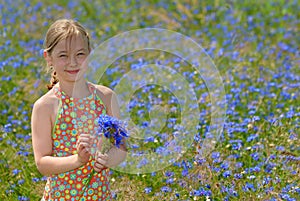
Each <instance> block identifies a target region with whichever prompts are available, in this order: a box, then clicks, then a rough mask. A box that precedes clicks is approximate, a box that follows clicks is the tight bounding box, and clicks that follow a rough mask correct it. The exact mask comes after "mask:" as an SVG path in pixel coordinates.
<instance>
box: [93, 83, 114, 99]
mask: <svg viewBox="0 0 300 201" xmlns="http://www.w3.org/2000/svg"><path fill="white" fill-rule="evenodd" d="M94 86H95V87H96V89H98V90H99V92H100V93H102V94H103V95H104V96H111V95H113V94H114V91H113V90H112V89H110V88H109V87H106V86H103V85H96V84H95V85H94Z"/></svg>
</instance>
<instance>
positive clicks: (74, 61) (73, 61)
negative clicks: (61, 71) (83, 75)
mask: <svg viewBox="0 0 300 201" xmlns="http://www.w3.org/2000/svg"><path fill="white" fill-rule="evenodd" d="M77 64H78V63H77V59H76V56H73V55H71V56H70V66H71V67H77Z"/></svg>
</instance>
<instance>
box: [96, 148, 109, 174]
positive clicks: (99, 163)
mask: <svg viewBox="0 0 300 201" xmlns="http://www.w3.org/2000/svg"><path fill="white" fill-rule="evenodd" d="M107 161H108V156H107V154H102V153H100V152H97V153H96V155H95V164H94V170H95V171H96V172H100V171H101V170H103V169H106V168H107Z"/></svg>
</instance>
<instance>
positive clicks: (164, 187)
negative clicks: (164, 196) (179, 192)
mask: <svg viewBox="0 0 300 201" xmlns="http://www.w3.org/2000/svg"><path fill="white" fill-rule="evenodd" d="M160 190H161V191H162V192H165V193H168V192H171V191H172V188H170V187H169V186H163V187H161V189H160Z"/></svg>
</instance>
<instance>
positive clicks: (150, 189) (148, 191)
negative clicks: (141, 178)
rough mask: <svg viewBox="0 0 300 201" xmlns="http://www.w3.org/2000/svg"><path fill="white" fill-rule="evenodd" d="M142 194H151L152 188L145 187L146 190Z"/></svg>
mask: <svg viewBox="0 0 300 201" xmlns="http://www.w3.org/2000/svg"><path fill="white" fill-rule="evenodd" d="M144 192H145V193H146V194H148V193H151V192H152V187H146V188H145V189H144Z"/></svg>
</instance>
